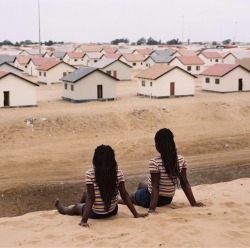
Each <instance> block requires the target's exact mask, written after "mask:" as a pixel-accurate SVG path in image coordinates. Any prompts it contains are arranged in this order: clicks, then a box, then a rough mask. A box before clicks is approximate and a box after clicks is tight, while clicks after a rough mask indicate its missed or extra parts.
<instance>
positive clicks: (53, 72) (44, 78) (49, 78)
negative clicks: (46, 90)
mask: <svg viewBox="0 0 250 248" xmlns="http://www.w3.org/2000/svg"><path fill="white" fill-rule="evenodd" d="M73 71H75V69H74V68H72V67H71V66H67V65H65V64H64V63H61V64H59V65H57V66H55V67H53V68H51V69H50V70H47V71H38V76H37V81H38V82H40V83H45V84H48V85H50V84H52V83H59V82H61V81H60V78H62V77H64V76H66V75H68V74H69V73H70V72H73ZM64 72H66V73H67V74H66V75H63V73H64ZM44 73H46V74H44ZM40 74H41V75H40Z"/></svg>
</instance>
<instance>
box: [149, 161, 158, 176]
mask: <svg viewBox="0 0 250 248" xmlns="http://www.w3.org/2000/svg"><path fill="white" fill-rule="evenodd" d="M148 167H149V173H150V174H155V173H160V170H159V166H158V164H157V162H156V161H155V160H154V159H151V160H149V165H148Z"/></svg>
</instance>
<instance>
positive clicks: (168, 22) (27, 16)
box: [0, 0, 250, 43]
mask: <svg viewBox="0 0 250 248" xmlns="http://www.w3.org/2000/svg"><path fill="white" fill-rule="evenodd" d="M39 1H40V30H41V41H42V42H44V41H49V40H52V41H64V42H79V43H85V42H110V41H112V40H114V39H117V38H118V39H120V38H128V39H129V40H130V41H131V42H136V41H137V40H139V39H140V38H141V37H145V38H146V39H147V38H149V37H152V38H153V39H155V40H157V41H159V40H161V41H162V42H166V41H168V40H171V39H176V38H178V39H179V40H180V41H182V40H183V41H187V39H188V38H190V41H191V42H194V41H202V42H204V41H223V40H226V39H231V40H232V41H235V40H236V41H237V42H238V41H243V42H246V41H250V12H249V11H250V0H206V1H205V0H171V1H170V0H88V1H87V0H0V10H1V14H0V41H4V40H10V41H11V42H16V41H17V42H20V41H23V40H31V41H33V42H37V41H39V31H38V30H39V29H38V27H39V24H38V23H39V22H38V20H39V18H38V12H39V11H38V2H39Z"/></svg>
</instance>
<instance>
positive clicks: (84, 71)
mask: <svg viewBox="0 0 250 248" xmlns="http://www.w3.org/2000/svg"><path fill="white" fill-rule="evenodd" d="M95 70H98V69H97V68H93V67H82V68H79V69H77V70H75V71H73V72H71V73H70V74H69V75H67V76H66V77H63V78H61V80H62V81H66V82H71V83H75V82H77V81H78V80H80V79H81V78H84V77H86V76H87V75H89V74H91V73H92V72H93V71H95Z"/></svg>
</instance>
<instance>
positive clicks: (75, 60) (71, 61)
mask: <svg viewBox="0 0 250 248" xmlns="http://www.w3.org/2000/svg"><path fill="white" fill-rule="evenodd" d="M63 61H64V62H65V63H67V64H69V65H73V66H76V67H79V66H85V63H84V59H83V58H70V57H69V56H68V54H65V56H64V57H63Z"/></svg>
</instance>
